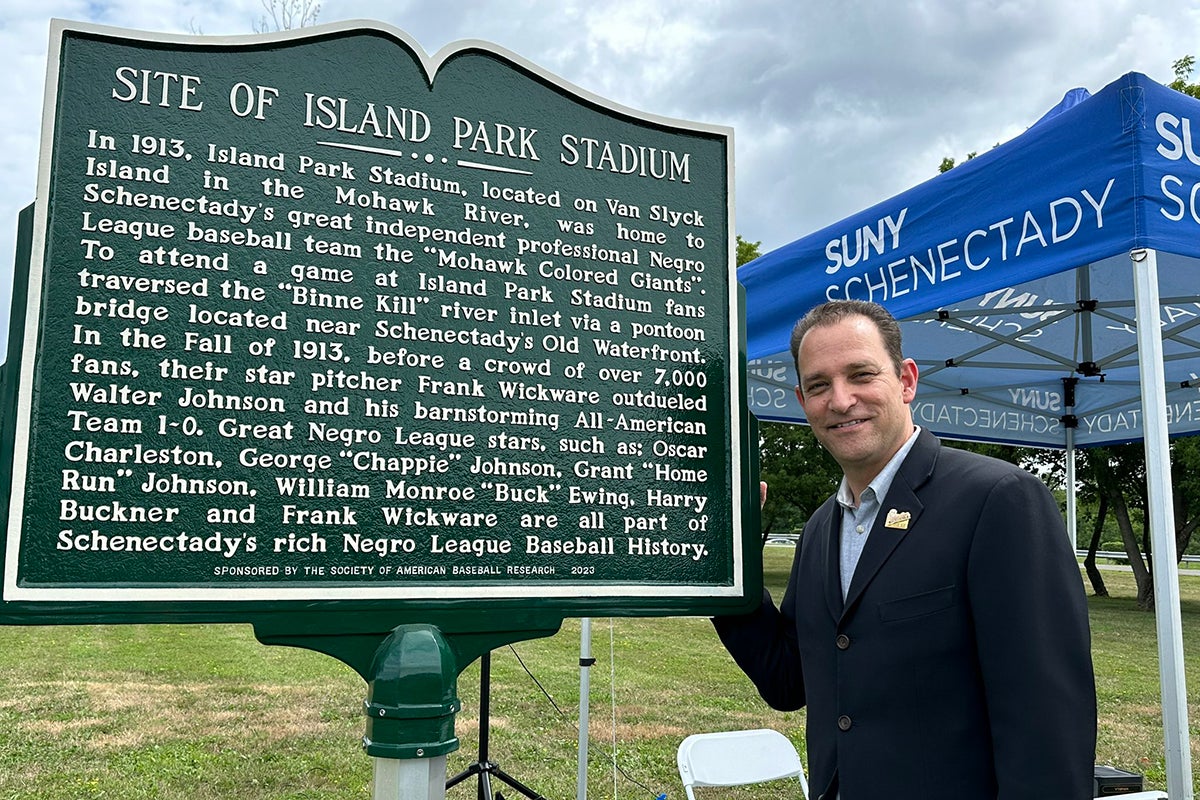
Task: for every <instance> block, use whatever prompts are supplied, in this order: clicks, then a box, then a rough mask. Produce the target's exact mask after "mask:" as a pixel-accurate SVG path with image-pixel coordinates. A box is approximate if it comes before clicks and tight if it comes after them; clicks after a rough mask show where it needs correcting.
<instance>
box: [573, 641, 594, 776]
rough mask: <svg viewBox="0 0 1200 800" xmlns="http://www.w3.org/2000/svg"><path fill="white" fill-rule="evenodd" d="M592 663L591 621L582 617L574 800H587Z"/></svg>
mask: <svg viewBox="0 0 1200 800" xmlns="http://www.w3.org/2000/svg"><path fill="white" fill-rule="evenodd" d="M594 663H596V659H594V658H592V620H591V618H590V617H583V618H581V620H580V627H579V754H578V757H577V766H578V770H579V771H578V774H577V776H576V781H575V798H576V800H587V768H588V733H589V730H590V727H591V721H590V720H589V719H588V701H589V699H590V695H591V685H592V679H591V674H590V672H591V667H592V664H594Z"/></svg>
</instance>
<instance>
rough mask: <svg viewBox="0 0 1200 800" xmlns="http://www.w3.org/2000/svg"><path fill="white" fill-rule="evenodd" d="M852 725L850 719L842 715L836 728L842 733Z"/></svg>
mask: <svg viewBox="0 0 1200 800" xmlns="http://www.w3.org/2000/svg"><path fill="white" fill-rule="evenodd" d="M853 724H854V723H853V722H851V721H850V718H849V717H847V716H846V715H845V714H842V715H841V716H840V717H838V728H839V729H841V730H843V731H848V730H850V726H851V725H853Z"/></svg>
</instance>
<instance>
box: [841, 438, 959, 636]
mask: <svg viewBox="0 0 1200 800" xmlns="http://www.w3.org/2000/svg"><path fill="white" fill-rule="evenodd" d="M939 447H940V443H939V442H938V440H937V439H936V438H934V436H933V434H931V433H929V432H928V431H925V430H922V431H921V433H920V434H918V438H917V441H916V442H915V443H914V444H913V448H912V450H911V451H909V454H908V457H907V458H906V459H905V460H904V463H903V464H902V465H901V466H900V471H899V472H898V473H897V474H896V477H895V479H893V480H892V485H891V488H890V489H888V493H887V496H886V497H884V498H883V502H882V503H881V504H880V506H879V514H878V516H876V517H875V524H874V525H872V526H871V535H870V536H869V537H868V538H867V543H866V545H865V546H864V547H863V552H862V556H860V557H859V560H858V565H857V566H856V567H855V568H854V577H853V578H852V579H851V580H850V590H849V591H848V592H847V593H846V601H845V604H844V607H843V615H844V614H846V613H849V612H850V611H851V610H853V608H854V606H855V604H856V603H857V601H858V599H859V597H861V596H862V593H863V592H864V591H865V590H866V588H867V586H869V585H870V583H871V581H872V580H874V579H875V576H876V574H878V572H879V570H880V568H881V567H883V565H884V563H886V562H887V560H888V558H889V557H890V556H891V555H892V553H893V552H895V550H896V548H897V547H899V546H900V543H901V542H902V541H904V540H905V539H906V538H908V537H909V536H911V535H912V534H913V531H914V530H915V529H916V528H917V526H918V525H919V524H920V519H921V511H922V510H923V509H924V506H923V505H922V503H921V501H920V499H919V498H918V497H917V489H918V488H920V486H921V485H922V484H924V483H925V481H926V480H928V479H929V476H930V474H932V472H933V466H934V463H935V462H936V461H937V451H938V448H939ZM889 511H896V512H900V513H903V512H908V515H909V516H908V524H907V526H905V527H900V526H899V524H897V525H895V526H893V527H888V512H889ZM836 535H837V534H836V533H835V537H836ZM837 541H838V540H837V538H835V539H834V542H835V543H836V542H837ZM834 552H835V559H834V560H835V561H836V560H837V557H836V553H837V552H838V547H837V545H836V544H835V546H834ZM839 594H840V592H839Z"/></svg>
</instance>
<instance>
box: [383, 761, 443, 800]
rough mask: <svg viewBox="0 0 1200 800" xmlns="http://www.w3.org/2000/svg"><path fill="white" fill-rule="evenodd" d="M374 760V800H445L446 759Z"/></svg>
mask: <svg viewBox="0 0 1200 800" xmlns="http://www.w3.org/2000/svg"><path fill="white" fill-rule="evenodd" d="M372 760H373V761H374V762H375V780H374V781H373V783H372V789H371V799H372V800H445V797H446V756H435V757H433V758H374V759H372Z"/></svg>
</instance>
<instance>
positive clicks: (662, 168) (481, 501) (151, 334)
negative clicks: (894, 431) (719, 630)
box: [0, 21, 761, 780]
mask: <svg viewBox="0 0 1200 800" xmlns="http://www.w3.org/2000/svg"><path fill="white" fill-rule="evenodd" d="M50 53H51V63H50V67H49V71H48V80H47V90H46V104H45V109H46V110H45V117H44V121H43V147H42V156H41V163H40V169H39V185H38V194H37V198H38V199H37V203H36V204H35V206H34V211H33V215H32V221H31V222H27V223H26V224H27V228H26V231H27V235H25V236H24V237H23V242H25V245H24V246H25V247H26V248H27V258H26V259H25V260H24V261H23V262H22V263H21V264H19V266H18V270H17V273H18V274H17V285H16V286H15V287H14V312H13V324H12V330H13V336H12V342H11V344H10V350H9V359H8V363H7V367H6V379H5V395H4V401H5V405H6V408H7V410H8V411H7V413H8V418H7V419H6V424H5V426H4V429H5V432H6V434H5V435H6V437H7V438H6V440H5V442H4V447H5V450H4V460H3V466H4V469H5V470H6V472H7V479H6V480H5V481H4V485H5V487H6V488H7V505H8V516H7V537H6V544H5V547H4V548H3V552H2V554H0V558H2V564H0V571H2V573H3V579H2V580H3V584H2V590H3V595H2V601H0V624H65V623H71V624H88V623H111V622H116V623H126V622H250V623H252V624H253V625H254V627H255V631H256V635H257V636H258V637H259V639H260V640H261V641H263V642H266V643H271V644H288V645H296V646H302V647H307V648H311V649H314V650H318V651H320V652H325V653H328V654H330V655H333V656H335V657H337V658H339V659H341V660H343V661H344V662H346V663H347V664H349V665H350V666H352V667H353V668H354V669H355V670H357V671H358V672H359V674H360V675H362V676H363V677H364V679H365V680H367V681H368V682H369V683H370V684H371V686H372V687H379V686H381V685H388V686H390V685H391V684H390V683H388V681H389V680H391V679H390V678H385V677H384V676H383V675H381V673H380V672H379V665H380V664H381V663H384V664H390V663H391V659H393V658H396V657H398V656H397V655H396V654H397V652H399V653H407V654H408V655H406V656H403V658H404V659H412V658H414V656H413V655H412V652H414V651H413V650H412V647H413V642H414V641H416V639H414V638H413V637H414V636H418V634H416V633H414V632H413V629H412V628H410V627H409V626H413V625H416V626H424V627H423V628H420V630H422V631H424V633H422V634H419V635H420V636H431V635H432V634H430V633H429V631H430V630H432V631H435V632H436V636H434V638H436V639H437V640H438V641H439V642H441V643H442V646H440V647H439V648H438V649H437V651H438V652H439V653H440V654H441V656H440V657H441V658H442V660H441V661H440V662H439V665H440V666H439V670H440V669H442V668H445V669H448V670H450V671H451V672H452V673H453V674H454V675H457V672H458V671H461V670H462V669H463V668H464V667H465V666H466V665H467V664H469V663H470V662H471V661H472V660H474V659H475V658H477V657H478V656H479V655H481V654H482V653H486V652H488V651H490V650H491V649H492V648H494V647H497V646H500V645H502V644H506V643H509V642H512V641H516V640H519V639H524V638H529V637H532V636H544V635H549V634H551V633H553V632H554V631H556V630H557V629H558V627H559V625H560V624H561V621H562V619H563V618H565V617H568V616H595V615H602V616H613V615H666V614H688V615H694V614H713V613H728V612H732V611H737V610H739V609H746V608H749V607H751V606H752V605H754V604H756V603H757V598H758V595H759V587H760V584H761V553H760V551H759V549H758V547H757V546H756V545H757V529H758V508H757V502H756V501H755V499H756V498H757V488H756V487H757V477H756V476H755V475H753V474H752V472H753V466H752V465H751V458H750V456H749V455H748V454H749V452H750V451H751V450H752V449H753V447H754V445H755V442H754V439H753V436H752V435H751V430H752V425H753V420H752V419H751V418H750V417H749V416H748V414H747V412H746V410H745V405H746V404H745V387H744V385H743V378H742V372H743V368H744V352H743V344H742V342H743V333H742V331H741V310H740V306H739V297H738V291H737V285H736V282H735V278H734V273H733V252H734V245H733V235H732V224H733V223H732V194H731V191H730V188H729V187H730V183H731V179H732V176H731V172H732V168H731V164H732V148H733V146H732V140H731V131H729V130H728V129H726V128H721V127H716V126H709V125H697V124H692V123H682V122H678V121H674V120H669V119H665V118H661V117H657V116H654V115H649V114H643V113H640V112H635V111H632V110H630V109H626V108H623V107H620V106H617V105H615V104H613V103H611V102H609V101H606V100H604V99H603V98H599V97H595V96H593V95H590V94H588V93H587V92H584V91H583V90H580V89H578V88H576V87H573V86H571V85H569V84H567V83H565V82H564V81H562V80H561V79H559V78H557V77H555V76H553V75H550V74H548V73H546V72H544V71H543V70H541V69H540V68H538V67H536V66H534V65H532V64H529V63H527V62H525V61H523V60H522V59H520V58H519V57H517V56H515V55H513V54H511V53H507V52H505V51H503V50H500V49H499V48H496V47H494V46H492V45H488V44H485V43H482V42H464V43H459V44H456V45H452V46H450V47H447V48H446V49H444V50H442V51H441V52H439V53H438V54H437V55H435V56H433V57H428V56H426V55H425V54H424V52H423V51H422V50H421V49H420V48H419V46H417V45H416V44H415V43H414V42H413V41H412V40H410V39H409V38H408V37H407V35H405V34H404V33H403V32H401V31H398V30H395V29H392V28H387V27H383V26H377V27H361V26H354V27H350V26H343V25H332V26H322V27H319V28H312V29H306V30H304V31H294V32H290V33H286V34H277V35H269V36H253V37H238V38H230V39H225V38H211V37H167V36H158V35H155V34H144V33H136V34H134V32H130V31H122V30H117V29H110V28H102V27H95V26H84V25H76V24H74V23H64V22H59V21H56V22H54V23H53V28H52V42H51V48H50ZM743 498H748V499H749V501H748V502H745V503H744V502H743ZM401 634H403V635H401ZM443 677H444V676H443ZM380 681H383V684H381V683H380ZM418 683H419V682H418ZM399 685H403V686H411V685H413V684H412V682H411V681H400V684H399ZM452 685H453V681H452V680H451V681H450V686H451V689H452ZM376 691H377V690H376ZM405 691H407V690H405ZM396 702H397V703H399V705H395V704H393V703H381V702H378V701H377V699H369V700H368V703H367V709H368V730H369V731H371V730H376V729H380V728H387V729H390V728H391V726H392V725H393V718H392V717H389V716H388V714H389V713H396V712H395V709H396V708H401V707H403V708H408V709H409V712H411V710H412V709H411V707H410V705H408V704H412V703H415V702H416V701H415V700H413V699H412V698H411V697H410V698H407V699H402V700H397V701H396ZM405 713H408V712H405ZM441 713H442V712H440V711H439V714H441ZM402 716H403V715H402ZM403 718H404V719H405V722H404V723H401V727H403V728H405V729H411V728H412V727H413V726H414V725H415V723H413V722H412V721H411V720H413V719H416V717H403ZM438 718H439V719H441V717H440V716H439V717H438ZM449 724H450V726H451V729H452V725H453V716H452V713H451V714H450V715H449ZM388 736H391V733H389V734H388ZM368 739H370V735H368ZM451 739H453V737H452V735H451V736H449V737H448V738H447V739H445V741H443V742H442V743H441V744H439V745H438V747H435V748H434V749H440V748H441V747H443V746H445V747H451V746H450V745H449V744H448V743H449V741H450V740H451ZM439 741H441V740H439ZM455 746H456V740H455ZM367 749H368V752H370V751H371V749H372V745H371V744H367ZM400 749H401V750H403V749H404V748H403V747H401V748H400ZM426 749H427V748H426ZM451 749H453V748H452V747H451ZM383 750H384V751H385V752H383V753H382V757H384V758H394V757H396V756H395V755H394V753H397V752H399V750H389V749H388V748H387V747H384V748H383ZM405 752H407V751H405ZM438 755H440V754H434V757H437V756H438ZM399 757H400V758H409V757H411V756H409V755H401V756H399ZM421 757H422V758H425V757H427V755H426V756H421ZM389 780H390V779H389ZM404 780H407V778H404Z"/></svg>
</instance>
